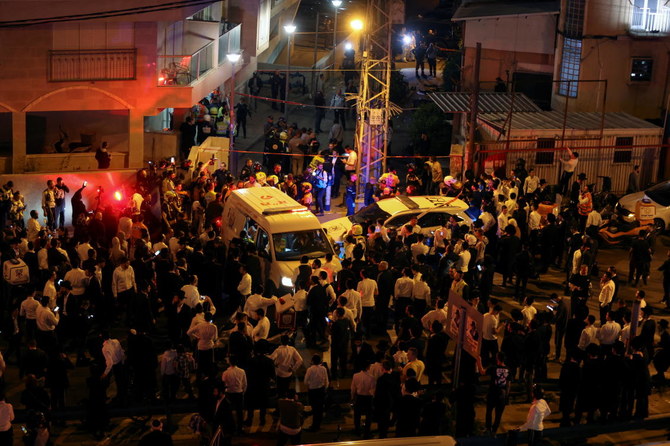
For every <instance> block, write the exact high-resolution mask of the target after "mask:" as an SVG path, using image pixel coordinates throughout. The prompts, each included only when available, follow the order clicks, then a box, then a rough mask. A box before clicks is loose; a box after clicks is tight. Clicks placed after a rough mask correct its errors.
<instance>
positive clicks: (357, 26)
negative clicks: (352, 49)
mask: <svg viewBox="0 0 670 446" xmlns="http://www.w3.org/2000/svg"><path fill="white" fill-rule="evenodd" d="M350 25H351V29H353V30H354V31H360V30H362V29H363V21H362V20H360V19H354V20H352V21H351V23H350Z"/></svg>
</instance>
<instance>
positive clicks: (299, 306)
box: [293, 290, 307, 311]
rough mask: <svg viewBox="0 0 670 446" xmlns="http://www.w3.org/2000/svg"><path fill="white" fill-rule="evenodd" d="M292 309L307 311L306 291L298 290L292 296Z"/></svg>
mask: <svg viewBox="0 0 670 446" xmlns="http://www.w3.org/2000/svg"><path fill="white" fill-rule="evenodd" d="M293 308H294V309H295V311H305V310H307V290H298V291H296V292H295V294H294V295H293Z"/></svg>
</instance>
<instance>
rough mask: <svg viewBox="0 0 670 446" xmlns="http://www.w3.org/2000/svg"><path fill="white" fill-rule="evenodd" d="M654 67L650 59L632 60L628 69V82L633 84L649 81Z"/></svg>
mask: <svg viewBox="0 0 670 446" xmlns="http://www.w3.org/2000/svg"><path fill="white" fill-rule="evenodd" d="M653 66H654V61H653V60H652V59H642V58H636V59H633V62H632V63H631V67H630V80H631V81H634V82H649V81H651V69H652V67H653Z"/></svg>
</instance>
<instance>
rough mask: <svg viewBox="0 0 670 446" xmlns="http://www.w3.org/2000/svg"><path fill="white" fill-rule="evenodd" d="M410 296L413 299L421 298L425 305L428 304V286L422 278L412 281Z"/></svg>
mask: <svg viewBox="0 0 670 446" xmlns="http://www.w3.org/2000/svg"><path fill="white" fill-rule="evenodd" d="M412 297H413V298H414V300H423V301H425V302H426V306H430V287H429V286H428V284H427V283H426V282H425V281H424V280H415V281H414V287H413V289H412Z"/></svg>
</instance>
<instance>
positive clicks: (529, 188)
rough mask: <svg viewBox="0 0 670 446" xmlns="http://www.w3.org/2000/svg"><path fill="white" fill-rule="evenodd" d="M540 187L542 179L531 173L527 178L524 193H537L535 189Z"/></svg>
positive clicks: (524, 183)
mask: <svg viewBox="0 0 670 446" xmlns="http://www.w3.org/2000/svg"><path fill="white" fill-rule="evenodd" d="M539 185H540V177H538V176H537V175H535V174H534V173H532V172H531V173H530V175H528V176H527V177H526V180H525V181H524V182H523V193H524V194H532V193H533V192H535V189H537V187H538V186H539Z"/></svg>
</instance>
